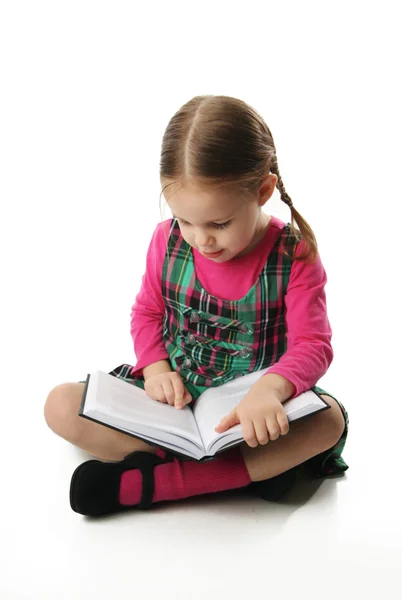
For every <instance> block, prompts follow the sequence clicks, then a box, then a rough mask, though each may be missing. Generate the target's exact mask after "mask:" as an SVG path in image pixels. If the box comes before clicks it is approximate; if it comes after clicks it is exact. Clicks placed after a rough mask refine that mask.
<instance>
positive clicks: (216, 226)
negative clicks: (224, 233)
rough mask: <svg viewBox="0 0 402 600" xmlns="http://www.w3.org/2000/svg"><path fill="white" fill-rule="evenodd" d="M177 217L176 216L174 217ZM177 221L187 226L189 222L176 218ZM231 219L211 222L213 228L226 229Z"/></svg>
mask: <svg viewBox="0 0 402 600" xmlns="http://www.w3.org/2000/svg"><path fill="white" fill-rule="evenodd" d="M176 218H177V217H176ZM178 221H180V223H181V225H183V227H189V226H190V223H187V221H183V220H181V219H178ZM231 222H232V221H226V223H213V225H214V227H215V229H226V227H229V225H230V224H231Z"/></svg>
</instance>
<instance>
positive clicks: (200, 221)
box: [165, 175, 277, 263]
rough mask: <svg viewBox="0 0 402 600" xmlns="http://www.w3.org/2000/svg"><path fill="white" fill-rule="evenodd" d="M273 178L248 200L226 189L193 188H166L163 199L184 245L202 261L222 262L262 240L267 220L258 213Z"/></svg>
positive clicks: (248, 249) (272, 184) (267, 194)
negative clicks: (187, 245)
mask: <svg viewBox="0 0 402 600" xmlns="http://www.w3.org/2000/svg"><path fill="white" fill-rule="evenodd" d="M276 180H277V178H276V175H269V176H268V178H267V180H266V183H265V185H263V186H262V187H261V189H260V192H259V193H258V192H257V194H256V196H255V197H254V198H252V199H247V200H245V199H244V197H243V196H242V195H241V194H239V192H237V194H236V192H232V193H231V192H230V191H228V190H227V189H226V190H222V189H220V190H219V189H215V190H211V191H209V192H208V191H205V189H201V188H199V187H196V186H195V185H190V184H189V185H187V186H186V187H180V184H173V185H170V186H169V187H168V188H167V190H166V192H165V198H166V201H167V203H168V205H169V207H170V209H171V211H172V214H173V216H174V217H177V219H178V223H179V226H180V231H181V233H182V235H183V238H184V239H185V240H186V242H187V243H188V244H189V245H190V246H192V247H193V248H195V249H196V250H198V252H200V253H201V254H203V256H205V258H208V259H209V260H212V261H214V262H219V263H221V262H226V261H228V260H231V259H233V258H240V257H241V256H244V255H245V254H248V252H250V251H251V250H252V249H253V248H254V247H255V246H256V245H257V244H258V242H259V241H260V240H261V239H262V237H263V235H264V233H265V229H266V226H267V224H268V222H269V220H270V217H269V216H268V215H266V214H264V213H263V212H262V211H261V206H263V204H265V202H266V201H267V200H268V198H269V197H270V196H271V195H272V193H273V191H274V189H275V184H276Z"/></svg>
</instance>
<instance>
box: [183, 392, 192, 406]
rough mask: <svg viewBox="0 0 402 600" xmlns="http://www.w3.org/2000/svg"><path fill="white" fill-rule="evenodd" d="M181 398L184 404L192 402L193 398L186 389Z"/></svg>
mask: <svg viewBox="0 0 402 600" xmlns="http://www.w3.org/2000/svg"><path fill="white" fill-rule="evenodd" d="M183 400H184V404H190V402H192V400H193V397H192V395H191V394H190V392H189V391H188V390H187V389H186V391H185V394H184V398H183Z"/></svg>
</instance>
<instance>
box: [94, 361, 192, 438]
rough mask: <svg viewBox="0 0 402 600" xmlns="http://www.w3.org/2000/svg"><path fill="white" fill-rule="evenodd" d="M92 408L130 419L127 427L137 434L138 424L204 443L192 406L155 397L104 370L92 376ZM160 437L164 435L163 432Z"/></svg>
mask: <svg viewBox="0 0 402 600" xmlns="http://www.w3.org/2000/svg"><path fill="white" fill-rule="evenodd" d="M91 410H96V412H97V414H98V416H101V415H104V416H105V417H109V418H112V419H113V420H114V422H118V420H121V421H124V422H125V423H126V424H127V423H129V424H130V426H129V427H128V426H127V425H126V428H127V429H128V430H129V431H131V432H132V433H134V434H135V433H137V426H147V427H149V426H151V427H152V428H154V429H158V430H160V431H161V432H163V431H167V432H169V433H173V434H177V435H178V436H182V437H186V438H187V439H190V440H192V441H194V442H195V443H196V444H197V445H200V444H202V442H201V440H200V435H199V432H198V427H197V424H196V422H195V419H194V415H193V412H192V409H191V408H189V407H188V406H186V407H184V408H183V409H181V410H178V409H177V408H174V406H170V405H169V404H164V403H162V402H158V401H157V400H152V399H151V398H149V396H147V394H146V393H145V391H144V390H142V389H140V388H138V387H136V386H134V385H132V384H130V383H127V382H126V381H123V380H122V379H118V378H117V377H113V375H109V373H105V372H103V371H96V372H95V373H93V374H91V376H90V379H89V385H88V390H87V395H86V400H85V407H84V412H85V413H87V412H89V411H91ZM160 437H161V439H163V437H162V435H161V436H160Z"/></svg>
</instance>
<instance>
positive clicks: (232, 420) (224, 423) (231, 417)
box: [215, 410, 239, 433]
mask: <svg viewBox="0 0 402 600" xmlns="http://www.w3.org/2000/svg"><path fill="white" fill-rule="evenodd" d="M238 423H239V419H238V417H237V413H236V410H232V411H231V412H230V413H229V414H227V415H226V417H223V419H222V420H221V422H220V423H219V425H218V426H217V427H215V431H216V432H217V433H223V432H224V431H227V430H228V429H230V428H231V427H233V426H234V425H237V424H238Z"/></svg>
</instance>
